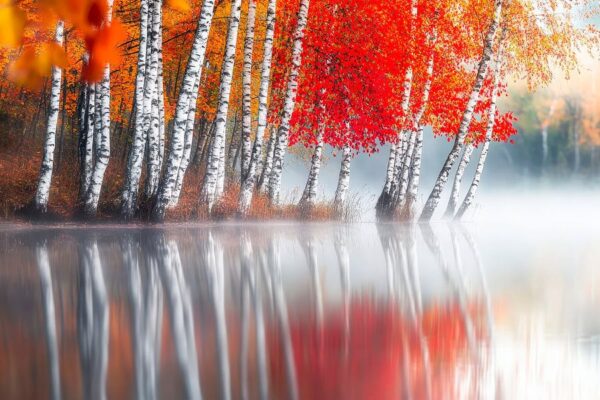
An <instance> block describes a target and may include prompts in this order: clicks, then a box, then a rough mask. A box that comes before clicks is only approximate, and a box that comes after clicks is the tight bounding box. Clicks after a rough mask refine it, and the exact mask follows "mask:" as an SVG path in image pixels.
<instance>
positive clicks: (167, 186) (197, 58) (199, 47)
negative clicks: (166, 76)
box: [153, 0, 215, 220]
mask: <svg viewBox="0 0 600 400" xmlns="http://www.w3.org/2000/svg"><path fill="white" fill-rule="evenodd" d="M214 9H215V1H214V0H205V1H204V4H203V6H202V11H201V12H200V19H199V20H198V25H197V27H196V33H195V35H194V43H193V44H192V50H191V53H190V58H189V61H188V64H187V67H186V70H185V74H184V78H183V81H182V84H181V90H180V91H179V97H178V99H177V106H176V109H175V119H174V121H173V133H172V134H171V142H170V147H169V157H168V160H167V165H166V169H165V172H164V174H163V176H162V179H161V182H160V186H159V189H158V196H157V199H156V203H155V206H154V209H153V218H154V219H155V220H162V219H164V214H165V210H166V208H167V206H168V205H169V203H171V204H173V203H174V204H176V203H177V200H178V199H179V193H180V191H181V185H182V184H183V176H184V174H185V171H186V169H187V166H188V164H189V159H190V154H191V145H192V138H193V136H192V135H193V127H194V119H195V109H196V101H197V98H198V90H199V87H200V79H201V77H202V67H203V65H204V58H205V55H206V45H207V43H208V34H209V32H210V27H211V25H212V20H213V15H214Z"/></svg>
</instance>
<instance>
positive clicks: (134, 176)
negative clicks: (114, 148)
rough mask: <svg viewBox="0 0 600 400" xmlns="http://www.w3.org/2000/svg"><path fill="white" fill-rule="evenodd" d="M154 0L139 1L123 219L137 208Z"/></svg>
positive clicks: (144, 140)
mask: <svg viewBox="0 0 600 400" xmlns="http://www.w3.org/2000/svg"><path fill="white" fill-rule="evenodd" d="M149 1H154V0H141V1H140V43H139V49H138V59H137V73H136V78H135V109H136V113H135V131H134V136H133V140H132V144H131V147H130V149H129V158H128V161H127V169H126V171H125V184H124V187H123V194H122V203H121V215H122V216H123V217H124V218H125V219H130V218H132V217H133V215H134V213H135V211H136V208H137V196H138V189H139V183H140V177H141V175H142V164H143V162H144V150H145V145H146V131H145V130H144V126H143V121H144V116H145V114H144V82H145V80H146V63H147V60H146V48H147V45H148V11H149V7H148V2H149Z"/></svg>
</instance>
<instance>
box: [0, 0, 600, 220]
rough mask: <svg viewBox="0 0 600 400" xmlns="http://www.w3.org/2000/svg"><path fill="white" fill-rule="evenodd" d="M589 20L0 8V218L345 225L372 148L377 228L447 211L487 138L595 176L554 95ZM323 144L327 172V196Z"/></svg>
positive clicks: (576, 126)
mask: <svg viewBox="0 0 600 400" xmlns="http://www.w3.org/2000/svg"><path fill="white" fill-rule="evenodd" d="M599 10H600V6H598V4H597V3H596V2H594V1H591V0H575V1H566V0H560V1H554V0H552V1H551V0H538V1H530V0H459V1H448V0H433V1H422V0H410V1H403V2H398V1H391V2H389V1H380V0H371V1H366V0H323V1H313V2H310V0H279V1H277V0H243V1H242V0H204V1H187V0H167V1H165V2H164V4H163V1H162V0H140V1H131V0H84V1H75V0H73V1H69V0H39V1H32V0H23V1H11V0H2V2H1V4H0V21H1V22H2V26H3V28H2V29H1V30H0V46H1V48H0V63H1V68H2V73H3V75H4V77H5V79H3V80H2V82H1V83H0V126H1V129H2V132H3V133H2V134H1V135H0V213H1V215H2V217H3V218H13V217H20V218H27V219H56V218H58V219H63V220H64V219H83V220H120V221H139V220H142V221H153V222H162V221H165V220H198V219H200V220H203V219H228V218H242V219H270V218H283V219H308V220H312V219H328V220H329V219H339V220H348V219H351V218H352V217H353V215H355V214H356V210H353V207H355V205H354V204H353V202H352V200H351V185H350V183H351V179H350V178H351V170H352V169H351V166H352V160H353V158H354V157H356V156H357V155H358V154H360V153H367V154H373V153H375V152H380V151H385V152H389V155H388V156H387V157H388V162H387V168H385V170H381V171H380V176H379V177H373V179H381V182H382V183H383V185H382V189H381V194H380V195H379V197H378V199H377V202H376V204H373V205H372V206H373V207H375V209H376V215H377V218H378V219H379V220H395V221H416V220H420V221H429V220H430V219H432V218H433V217H434V213H435V212H436V211H440V210H441V212H444V216H445V217H447V218H450V219H460V218H461V217H462V216H463V215H464V214H465V213H467V212H468V211H469V209H470V208H471V207H472V206H473V204H475V203H476V202H477V201H478V200H477V199H478V198H477V193H478V189H479V186H480V182H481V180H482V178H483V176H484V174H483V172H484V168H485V164H486V159H487V155H488V152H489V150H490V148H493V145H494V144H495V143H499V142H500V143H504V142H506V143H515V142H516V145H520V146H521V148H523V147H524V146H525V147H527V146H530V147H536V149H538V148H539V149H540V150H539V160H538V161H539V162H537V165H542V166H546V165H548V164H550V163H553V165H557V166H558V167H557V169H560V168H563V169H564V166H565V165H567V164H568V165H572V168H573V170H574V171H579V170H581V169H582V165H585V166H586V168H593V167H594V165H596V164H595V163H597V161H596V155H595V154H596V143H598V141H599V139H598V137H600V125H599V124H598V121H597V110H596V109H594V108H593V107H595V105H597V102H582V101H580V100H578V99H579V97H577V93H575V94H565V95H561V96H558V95H556V91H553V90H552V84H553V82H556V79H567V78H569V76H570V75H571V74H574V73H575V72H576V71H577V70H578V60H579V59H580V57H581V56H582V54H593V52H594V51H595V50H597V46H598V43H599V38H600V35H599V32H598V29H597V28H596V26H595V25H594V23H593V19H594V18H595V17H597V16H598V11H599ZM515 82H519V83H520V84H519V85H520V86H519V89H518V90H516V91H515V90H512V87H513V86H514V85H515V84H514V83H515ZM574 87H575V86H574ZM583 90H585V89H583ZM579 94H580V95H581V92H579ZM596 97H597V95H596ZM532 99H535V101H534V100H532ZM590 107H591V108H590ZM517 115H518V116H519V118H517ZM523 115H524V116H525V118H523V117H522V116H523ZM594 118H596V119H594ZM524 127H525V128H524ZM523 129H526V130H528V132H531V131H532V130H533V131H535V132H539V138H540V141H539V143H538V139H537V136H536V139H535V143H533V142H532V139H530V136H528V135H521V134H517V132H519V133H522V130H523ZM549 130H550V131H552V132H554V134H551V135H550V139H548V132H549ZM552 132H551V133H552ZM563 133H564V134H563ZM425 134H433V135H434V136H435V137H437V138H439V139H438V140H447V141H449V142H451V143H452V146H451V148H450V151H449V153H448V154H447V156H446V158H445V159H443V160H439V161H440V162H441V163H442V168H441V170H440V171H439V174H438V176H437V179H436V181H435V184H434V186H433V188H428V187H427V188H425V187H422V185H421V182H420V176H421V169H422V155H423V152H425V151H427V149H426V148H424V146H423V138H424V135H425ZM563 136H564V137H563ZM517 147H518V146H517ZM327 148H330V149H333V151H334V153H335V154H336V160H337V161H336V162H339V179H338V183H337V187H336V189H335V192H334V193H331V194H330V199H329V200H327V201H325V202H324V201H322V200H320V199H319V197H318V196H317V193H318V192H319V190H320V187H319V174H320V172H321V167H322V162H323V153H324V151H325V149H327ZM476 150H477V151H476ZM536 151H538V150H536ZM298 154H301V155H303V156H304V157H306V155H308V157H306V158H307V159H308V162H307V164H308V171H307V177H306V184H305V187H304V189H303V190H302V191H301V197H300V198H299V199H297V198H290V197H289V196H287V194H286V193H282V181H283V180H284V179H285V174H284V169H285V166H286V162H285V161H286V158H289V157H293V156H294V155H298ZM526 154H527V155H526V156H525V157H532V156H531V154H532V152H528V153H526ZM535 154H537V153H535ZM565 154H567V155H565ZM582 155H583V156H585V161H582ZM476 156H477V157H476ZM525 157H522V158H525ZM535 157H537V155H536V156H535ZM470 163H472V164H474V165H475V166H476V167H475V170H474V171H475V172H474V174H473V175H472V176H465V175H466V174H465V171H466V170H467V166H468V165H469V164H470ZM436 168H437V167H436ZM463 180H464V182H463ZM445 192H447V193H449V201H448V204H447V205H445V204H442V205H440V203H441V202H442V195H443V193H445ZM461 193H462V194H463V195H461Z"/></svg>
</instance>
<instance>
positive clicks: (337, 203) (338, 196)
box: [333, 144, 352, 213]
mask: <svg viewBox="0 0 600 400" xmlns="http://www.w3.org/2000/svg"><path fill="white" fill-rule="evenodd" d="M351 160H352V148H350V146H349V145H347V144H346V145H345V146H344V149H343V153H342V162H341V164H340V175H339V177H338V184H337V189H336V190H335V198H334V200H333V207H334V208H335V209H336V210H337V212H338V213H341V212H342V211H343V210H344V208H345V206H346V200H347V197H348V188H349V187H350V162H351Z"/></svg>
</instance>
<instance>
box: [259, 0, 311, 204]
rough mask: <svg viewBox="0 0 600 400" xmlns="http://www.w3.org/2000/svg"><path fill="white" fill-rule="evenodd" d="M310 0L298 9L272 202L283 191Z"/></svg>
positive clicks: (270, 186)
mask: <svg viewBox="0 0 600 400" xmlns="http://www.w3.org/2000/svg"><path fill="white" fill-rule="evenodd" d="M309 5H310V0H301V2H300V9H299V10H298V22H297V25H296V30H295V31H294V45H293V50H292V66H291V69H290V75H289V77H288V82H287V88H286V93H285V100H284V105H283V110H282V113H281V122H280V125H279V129H278V132H277V142H276V145H275V151H274V153H273V165H272V167H271V173H270V176H269V183H268V192H269V200H270V201H271V203H272V204H275V205H277V204H278V203H279V192H280V191H281V174H282V172H283V158H284V156H285V152H286V151H287V147H288V142H289V131H290V120H291V118H292V114H293V112H294V107H295V105H296V96H297V94H298V77H299V75H300V66H301V65H302V45H303V42H304V31H305V29H306V24H307V22H308V8H309Z"/></svg>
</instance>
